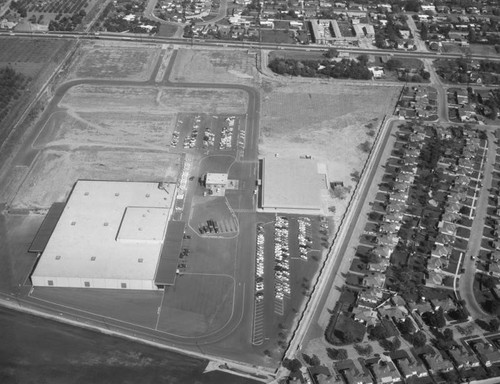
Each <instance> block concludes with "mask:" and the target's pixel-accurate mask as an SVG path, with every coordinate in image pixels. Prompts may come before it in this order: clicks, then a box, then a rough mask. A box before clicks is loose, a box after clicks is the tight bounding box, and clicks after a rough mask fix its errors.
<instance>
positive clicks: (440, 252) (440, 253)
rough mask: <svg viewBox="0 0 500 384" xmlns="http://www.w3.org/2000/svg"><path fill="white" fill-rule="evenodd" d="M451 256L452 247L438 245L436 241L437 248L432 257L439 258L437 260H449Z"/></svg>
mask: <svg viewBox="0 0 500 384" xmlns="http://www.w3.org/2000/svg"><path fill="white" fill-rule="evenodd" d="M450 254H451V247H449V246H445V245H442V244H438V243H437V241H436V247H435V249H434V250H433V251H432V253H431V256H432V257H437V258H442V257H445V258H447V257H448V256H450Z"/></svg>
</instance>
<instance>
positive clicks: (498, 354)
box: [474, 342, 500, 367]
mask: <svg viewBox="0 0 500 384" xmlns="http://www.w3.org/2000/svg"><path fill="white" fill-rule="evenodd" d="M474 349H475V351H476V352H477V354H478V356H479V358H480V359H481V361H482V362H483V364H484V365H485V366H487V367H491V366H492V365H493V364H497V363H500V351H499V350H498V349H496V348H494V347H493V346H492V345H491V344H489V343H487V342H484V343H483V342H479V343H475V344H474Z"/></svg>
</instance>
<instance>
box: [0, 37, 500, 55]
mask: <svg viewBox="0 0 500 384" xmlns="http://www.w3.org/2000/svg"><path fill="white" fill-rule="evenodd" d="M0 36H24V37H36V38H44V39H57V38H67V39H88V40H95V39H100V40H111V41H134V42H136V43H142V44H147V43H155V44H174V45H176V44H177V45H178V44H180V45H190V46H208V47H224V48H239V49H269V50H278V49H283V50H289V51H290V50H291V51H310V52H323V51H326V50H327V49H328V48H330V46H325V45H297V44H276V43H263V42H253V41H237V42H236V41H233V40H227V41H225V40H211V39H198V38H195V39H185V38H179V37H160V36H143V35H141V36H130V35H127V36H126V37H124V36H123V34H121V33H108V32H101V33H99V35H95V34H94V33H88V32H45V33H44V32H15V33H13V32H9V31H0ZM338 51H339V52H349V53H354V54H362V53H366V54H371V55H373V54H378V55H391V56H398V57H410V58H418V59H426V58H427V59H457V58H461V57H465V54H459V53H440V52H420V51H399V50H394V49H378V48H374V49H365V48H355V47H346V48H339V49H338ZM469 58H471V59H476V60H492V61H500V56H499V55H494V56H491V55H470V56H469Z"/></svg>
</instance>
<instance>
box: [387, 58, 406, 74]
mask: <svg viewBox="0 0 500 384" xmlns="http://www.w3.org/2000/svg"><path fill="white" fill-rule="evenodd" d="M402 66H403V63H402V62H401V61H400V60H398V59H389V60H387V62H386V63H385V65H384V67H385V69H387V70H389V71H394V70H396V69H398V68H401V67H402Z"/></svg>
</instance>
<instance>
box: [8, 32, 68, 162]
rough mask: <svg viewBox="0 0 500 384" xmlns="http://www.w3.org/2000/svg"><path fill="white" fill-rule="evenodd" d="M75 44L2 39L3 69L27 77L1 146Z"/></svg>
mask: <svg viewBox="0 0 500 384" xmlns="http://www.w3.org/2000/svg"><path fill="white" fill-rule="evenodd" d="M72 44H73V43H72V42H70V41H64V40H47V39H44V40H38V39H21V38H0V68H4V67H7V66H8V67H10V68H12V69H13V70H14V71H15V72H16V73H20V74H22V76H23V77H24V82H23V86H22V90H21V89H19V92H18V95H17V98H16V99H14V100H10V102H9V105H8V113H7V114H6V116H4V117H2V119H1V120H0V123H1V124H0V145H1V144H3V142H4V140H5V138H6V137H7V135H8V134H9V133H10V129H11V127H12V126H13V124H14V122H15V121H16V120H17V119H18V118H19V116H20V115H21V113H22V112H23V108H24V107H25V106H27V105H29V104H30V103H31V102H32V101H33V100H34V98H35V96H36V95H37V93H38V91H39V89H40V88H41V87H42V85H43V84H45V82H46V81H47V80H48V79H49V77H50V76H52V74H53V72H54V70H55V69H56V68H57V66H58V65H59V64H60V63H61V61H62V60H63V59H64V58H65V56H66V54H67V53H68V51H69V49H70V48H71V46H72ZM0 163H1V162H0Z"/></svg>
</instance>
